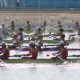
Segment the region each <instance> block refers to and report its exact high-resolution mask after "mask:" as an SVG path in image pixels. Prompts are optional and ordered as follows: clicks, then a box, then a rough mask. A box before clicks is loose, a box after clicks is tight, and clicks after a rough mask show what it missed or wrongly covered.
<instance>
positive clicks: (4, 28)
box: [1, 24, 9, 38]
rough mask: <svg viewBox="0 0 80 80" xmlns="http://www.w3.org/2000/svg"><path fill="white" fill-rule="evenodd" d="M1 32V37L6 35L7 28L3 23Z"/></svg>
mask: <svg viewBox="0 0 80 80" xmlns="http://www.w3.org/2000/svg"><path fill="white" fill-rule="evenodd" d="M1 32H2V35H3V38H5V37H6V36H8V34H9V33H8V30H7V29H6V27H5V25H4V24H2V28H1Z"/></svg>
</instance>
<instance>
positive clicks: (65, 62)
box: [53, 53, 69, 64]
mask: <svg viewBox="0 0 80 80" xmlns="http://www.w3.org/2000/svg"><path fill="white" fill-rule="evenodd" d="M53 55H54V56H55V57H58V58H59V59H60V60H62V61H63V64H67V63H69V61H67V60H64V59H63V58H61V57H60V56H59V55H60V54H59V55H55V53H53Z"/></svg>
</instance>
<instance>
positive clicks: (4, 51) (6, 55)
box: [0, 44, 10, 59]
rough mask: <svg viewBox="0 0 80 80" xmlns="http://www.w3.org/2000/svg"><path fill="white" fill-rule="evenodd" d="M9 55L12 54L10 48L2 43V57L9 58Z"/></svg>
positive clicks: (0, 55)
mask: <svg viewBox="0 0 80 80" xmlns="http://www.w3.org/2000/svg"><path fill="white" fill-rule="evenodd" d="M9 55H10V52H9V49H8V48H7V47H6V45H5V44H2V51H1V54H0V57H1V59H9Z"/></svg>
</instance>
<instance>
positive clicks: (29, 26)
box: [26, 21, 31, 30]
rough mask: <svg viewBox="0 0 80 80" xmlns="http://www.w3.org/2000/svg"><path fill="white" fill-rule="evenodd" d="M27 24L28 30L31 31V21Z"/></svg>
mask: <svg viewBox="0 0 80 80" xmlns="http://www.w3.org/2000/svg"><path fill="white" fill-rule="evenodd" d="M26 23H27V30H31V24H30V22H29V21H27V22H26Z"/></svg>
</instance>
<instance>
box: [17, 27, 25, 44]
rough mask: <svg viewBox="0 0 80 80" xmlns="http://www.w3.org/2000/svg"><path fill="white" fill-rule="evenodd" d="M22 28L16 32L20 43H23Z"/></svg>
mask: <svg viewBox="0 0 80 80" xmlns="http://www.w3.org/2000/svg"><path fill="white" fill-rule="evenodd" d="M23 30H24V29H23V28H19V32H18V40H19V42H20V43H23V40H24V39H23Z"/></svg>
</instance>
